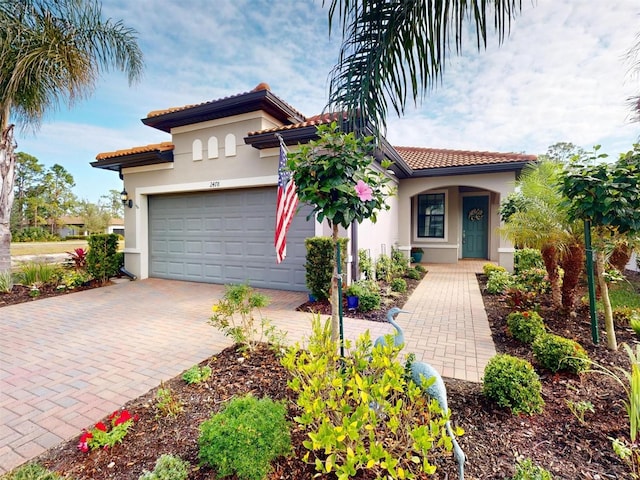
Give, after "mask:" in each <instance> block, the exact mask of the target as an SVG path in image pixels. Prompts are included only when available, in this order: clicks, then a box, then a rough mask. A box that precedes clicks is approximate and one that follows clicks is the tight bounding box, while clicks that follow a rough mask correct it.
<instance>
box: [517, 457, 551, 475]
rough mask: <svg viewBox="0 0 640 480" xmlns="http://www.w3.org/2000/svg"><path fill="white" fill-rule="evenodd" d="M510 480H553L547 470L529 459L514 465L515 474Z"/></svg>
mask: <svg viewBox="0 0 640 480" xmlns="http://www.w3.org/2000/svg"><path fill="white" fill-rule="evenodd" d="M511 480H553V477H552V476H551V474H550V473H549V472H548V471H547V470H545V469H544V468H542V467H540V466H538V465H535V464H534V463H533V462H532V461H531V459H530V458H524V459H521V460H518V462H517V463H516V474H515V475H514V476H513V477H512V478H511Z"/></svg>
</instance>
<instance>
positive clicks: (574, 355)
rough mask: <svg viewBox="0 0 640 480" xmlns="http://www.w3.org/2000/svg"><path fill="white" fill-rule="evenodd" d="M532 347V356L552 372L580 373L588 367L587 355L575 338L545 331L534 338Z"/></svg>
mask: <svg viewBox="0 0 640 480" xmlns="http://www.w3.org/2000/svg"><path fill="white" fill-rule="evenodd" d="M532 347H533V356H534V358H535V359H536V360H537V361H538V363H539V364H540V365H541V366H542V367H544V368H546V369H547V370H551V371H552V372H557V371H560V370H562V371H567V372H571V373H581V372H584V371H585V370H587V368H588V367H589V355H587V352H586V351H585V350H584V348H582V345H580V344H579V343H578V342H576V341H575V340H570V339H568V338H564V337H561V336H559V335H554V334H552V333H545V334H544V335H539V336H538V337H537V338H536V339H535V340H534V342H533V345H532Z"/></svg>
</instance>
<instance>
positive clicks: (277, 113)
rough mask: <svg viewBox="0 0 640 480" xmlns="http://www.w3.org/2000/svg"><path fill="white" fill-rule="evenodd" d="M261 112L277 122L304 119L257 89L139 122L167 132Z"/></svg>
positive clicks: (293, 121) (268, 92) (273, 96)
mask: <svg viewBox="0 0 640 480" xmlns="http://www.w3.org/2000/svg"><path fill="white" fill-rule="evenodd" d="M258 110H263V111H265V112H266V113H268V114H270V115H271V116H273V117H275V118H277V119H278V120H280V121H282V122H286V123H296V122H301V121H303V120H304V118H303V117H301V114H300V113H299V112H297V111H296V110H294V109H293V108H292V107H290V106H289V105H287V104H286V103H285V102H283V101H282V100H281V99H280V98H278V97H277V96H276V95H274V94H273V93H271V92H270V91H269V90H257V91H254V92H248V93H245V94H243V95H237V96H234V97H229V98H223V99H220V100H215V101H212V102H208V103H205V104H203V105H195V106H193V107H188V108H185V109H182V110H176V111H174V112H168V113H164V114H161V115H155V116H152V117H147V118H143V119H142V123H144V124H145V125H147V126H149V127H153V128H157V129H158V130H162V131H163V132H167V133H170V132H171V129H172V128H175V127H181V126H184V125H192V124H194V123H201V122H206V121H208V120H215V119H218V118H225V117H231V116H234V115H240V114H243V113H249V112H255V111H258Z"/></svg>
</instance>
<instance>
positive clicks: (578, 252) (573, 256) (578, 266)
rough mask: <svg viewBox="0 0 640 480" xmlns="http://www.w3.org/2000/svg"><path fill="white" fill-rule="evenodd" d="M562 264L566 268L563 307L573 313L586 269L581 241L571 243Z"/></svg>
mask: <svg viewBox="0 0 640 480" xmlns="http://www.w3.org/2000/svg"><path fill="white" fill-rule="evenodd" d="M560 266H561V267H562V269H563V270H564V278H563V280H562V308H563V309H564V311H565V312H568V313H571V312H573V311H574V307H575V303H576V290H577V288H578V283H580V278H581V277H582V272H583V270H584V245H582V244H580V243H574V244H572V245H570V246H569V248H568V250H567V252H566V253H565V255H564V257H563V258H562V260H561V261H560Z"/></svg>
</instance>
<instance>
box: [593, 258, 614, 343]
mask: <svg viewBox="0 0 640 480" xmlns="http://www.w3.org/2000/svg"><path fill="white" fill-rule="evenodd" d="M605 262H606V259H605V255H604V252H603V251H602V250H598V252H597V253H596V274H597V275H598V285H599V286H600V294H601V296H602V305H603V306H604V328H605V330H606V332H607V347H608V348H609V350H617V349H618V342H617V340H616V330H615V327H614V325H613V309H612V308H611V300H609V288H608V287H607V282H606V280H605V279H604V268H605Z"/></svg>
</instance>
